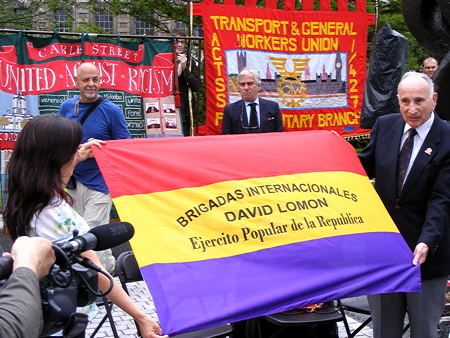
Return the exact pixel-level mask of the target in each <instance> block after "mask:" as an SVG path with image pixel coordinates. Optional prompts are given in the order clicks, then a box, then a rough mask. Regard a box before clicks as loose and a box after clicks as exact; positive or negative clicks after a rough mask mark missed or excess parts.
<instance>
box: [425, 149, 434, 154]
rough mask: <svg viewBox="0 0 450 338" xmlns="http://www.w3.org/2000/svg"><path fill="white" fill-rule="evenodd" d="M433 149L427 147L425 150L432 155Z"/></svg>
mask: <svg viewBox="0 0 450 338" xmlns="http://www.w3.org/2000/svg"><path fill="white" fill-rule="evenodd" d="M432 151H433V149H431V148H427V149H426V150H425V153H426V154H428V155H431V152H432Z"/></svg>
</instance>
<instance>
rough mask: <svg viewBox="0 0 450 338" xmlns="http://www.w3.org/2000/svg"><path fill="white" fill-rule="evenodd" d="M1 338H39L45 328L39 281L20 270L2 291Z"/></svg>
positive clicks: (0, 302) (26, 270)
mask: <svg viewBox="0 0 450 338" xmlns="http://www.w3.org/2000/svg"><path fill="white" fill-rule="evenodd" d="M0 304H1V307H0V337H38V336H39V333H40V332H41V331H42V328H43V326H44V320H43V314H42V303H41V293H40V289H39V280H38V278H37V276H36V274H35V273H34V272H33V271H32V270H31V269H29V268H25V267H22V268H18V269H16V270H15V271H14V272H13V273H12V274H11V276H10V277H9V278H8V280H7V281H6V283H5V285H4V286H3V288H2V290H1V291H0Z"/></svg>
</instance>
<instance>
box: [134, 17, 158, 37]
mask: <svg viewBox="0 0 450 338" xmlns="http://www.w3.org/2000/svg"><path fill="white" fill-rule="evenodd" d="M135 23H136V34H137V35H144V34H148V35H151V34H154V33H155V27H153V26H152V25H151V24H149V23H148V22H144V21H141V20H139V19H136V21H135Z"/></svg>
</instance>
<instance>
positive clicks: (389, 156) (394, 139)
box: [382, 115, 405, 197]
mask: <svg viewBox="0 0 450 338" xmlns="http://www.w3.org/2000/svg"><path fill="white" fill-rule="evenodd" d="M404 127H405V121H404V120H403V117H402V116H401V115H400V116H399V119H398V120H397V122H396V123H394V124H393V126H392V127H391V128H390V135H389V137H390V139H391V142H390V143H386V147H387V148H386V149H384V150H385V154H384V155H382V156H383V157H385V158H384V161H385V163H388V164H387V165H385V166H384V167H385V168H387V169H386V170H387V173H386V176H387V182H390V186H391V187H392V194H393V196H395V197H396V196H397V167H398V153H399V149H400V142H401V139H402V134H403V129H404ZM389 163H395V165H392V164H390V165H389Z"/></svg>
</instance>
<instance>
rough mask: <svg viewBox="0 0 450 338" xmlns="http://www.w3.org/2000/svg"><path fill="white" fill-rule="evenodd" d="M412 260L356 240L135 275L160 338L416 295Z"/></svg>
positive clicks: (397, 246) (386, 241) (370, 237)
mask: <svg viewBox="0 0 450 338" xmlns="http://www.w3.org/2000/svg"><path fill="white" fill-rule="evenodd" d="M412 260H413V254H412V252H411V250H410V249H409V248H408V247H407V245H406V243H405V242H404V240H403V238H402V237H401V235H400V234H398V233H364V234H354V235H346V236H337V237H330V238H325V239H318V240H313V241H308V242H302V243H293V244H289V245H285V246H280V247H276V248H271V249H265V250H261V251H257V252H252V253H247V254H242V255H238V256H233V257H227V258H220V259H213V260H206V261H196V262H188V263H176V264H153V265H149V266H146V267H143V268H141V272H142V274H143V276H144V279H145V281H146V282H147V285H148V287H149V289H150V292H151V294H152V296H153V299H154V301H155V305H156V310H157V313H158V317H159V319H160V322H161V326H162V328H163V332H164V334H172V335H173V334H179V333H182V332H189V331H195V330H199V329H203V328H206V327H213V326H216V325H221V324H224V323H229V322H235V321H239V320H243V319H248V318H254V317H257V316H261V315H266V314H271V313H277V312H280V311H284V310H290V309H293V308H297V307H300V306H305V305H309V304H314V303H319V302H324V301H328V300H336V299H339V298H346V297H356V296H360V295H367V294H375V293H389V292H415V291H420V269H419V267H418V266H417V267H414V266H413V265H412ZM320 276H327V277H326V278H323V277H320Z"/></svg>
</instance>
